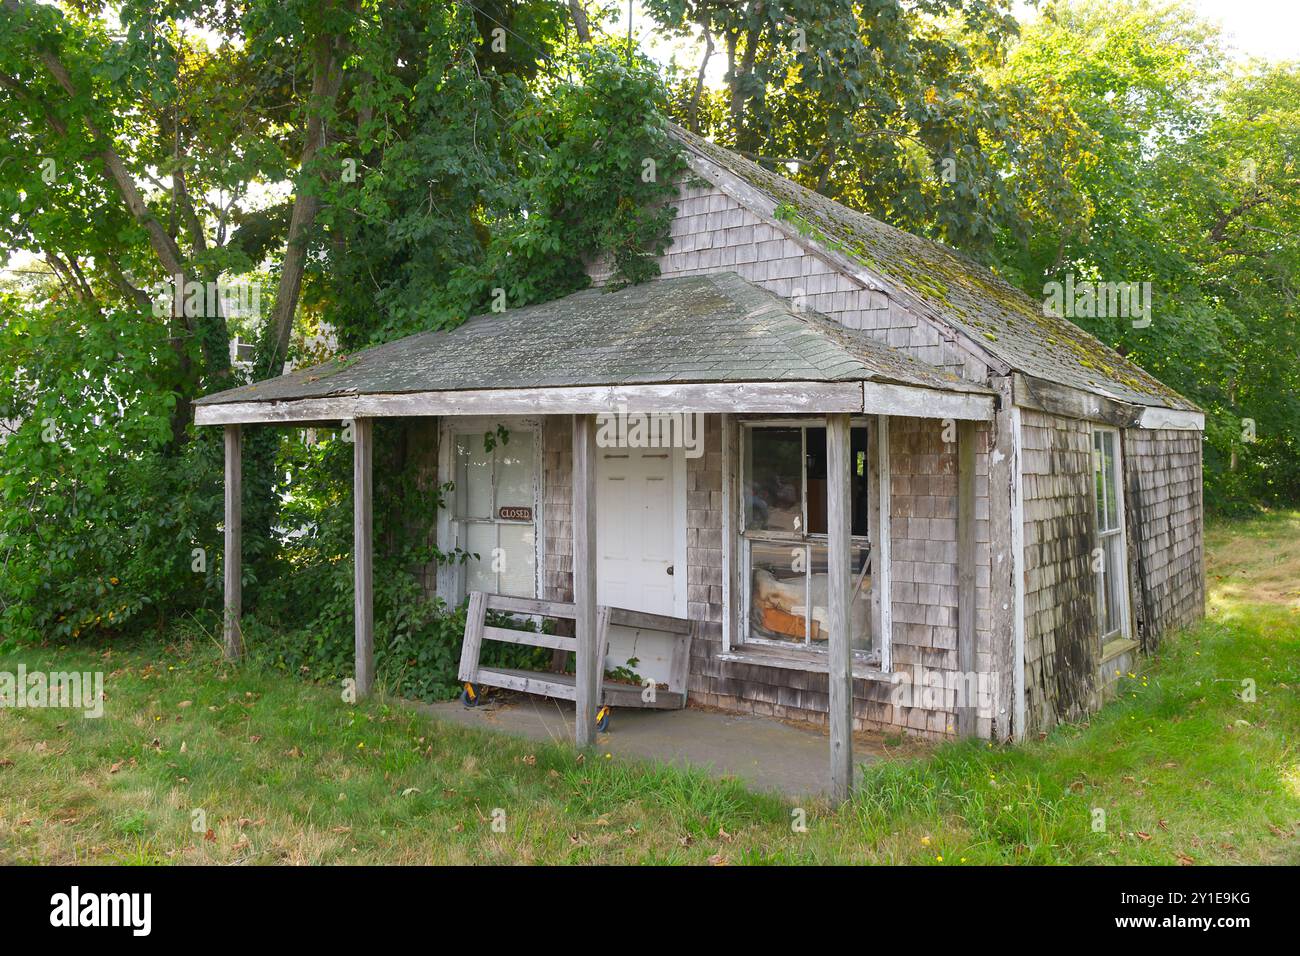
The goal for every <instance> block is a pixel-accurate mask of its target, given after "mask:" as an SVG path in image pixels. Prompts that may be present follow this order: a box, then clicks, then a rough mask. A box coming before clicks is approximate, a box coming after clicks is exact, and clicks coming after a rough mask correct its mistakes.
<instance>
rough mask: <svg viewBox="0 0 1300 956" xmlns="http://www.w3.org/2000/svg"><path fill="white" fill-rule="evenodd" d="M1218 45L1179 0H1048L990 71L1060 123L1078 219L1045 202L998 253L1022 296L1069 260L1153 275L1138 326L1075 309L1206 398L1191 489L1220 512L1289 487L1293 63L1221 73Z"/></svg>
mask: <svg viewBox="0 0 1300 956" xmlns="http://www.w3.org/2000/svg"><path fill="white" fill-rule="evenodd" d="M1220 42H1221V41H1220V39H1219V36H1218V33H1217V31H1216V30H1214V29H1212V28H1210V27H1209V26H1207V25H1206V24H1205V23H1203V22H1202V21H1200V20H1198V19H1196V18H1195V16H1194V15H1193V14H1192V12H1191V10H1190V8H1188V7H1186V6H1180V5H1176V4H1175V5H1170V4H1156V3H1152V2H1147V0H1108V2H1101V0H1070V2H1065V0H1062V2H1057V3H1053V4H1051V5H1049V7H1048V8H1047V10H1046V11H1045V15H1044V17H1043V18H1042V20H1041V21H1039V22H1038V23H1036V24H1035V25H1034V26H1032V27H1030V28H1029V29H1027V30H1026V31H1025V34H1024V37H1023V40H1022V41H1021V42H1020V43H1018V44H1017V45H1015V47H1014V48H1013V50H1012V52H1011V55H1010V57H1009V60H1008V63H1007V66H1006V68H1005V70H1004V72H1003V74H1002V76H1001V78H1000V82H1002V83H1005V84H1013V85H1016V86H1019V87H1029V88H1032V89H1035V90H1040V91H1043V99H1044V100H1045V101H1047V102H1051V103H1054V104H1055V107H1054V108H1055V109H1058V110H1060V111H1063V112H1065V113H1067V114H1068V115H1070V116H1072V117H1074V118H1075V119H1074V122H1075V123H1076V124H1077V125H1078V126H1079V127H1080V142H1081V143H1083V144H1084V161H1082V162H1080V163H1077V164H1075V165H1073V166H1071V167H1066V168H1064V169H1063V173H1064V174H1065V175H1064V180H1063V184H1064V190H1065V192H1064V195H1065V196H1069V197H1072V198H1069V199H1068V202H1067V208H1071V209H1076V210H1081V211H1082V215H1081V216H1078V217H1071V216H1062V217H1055V218H1054V217H1053V215H1052V213H1053V211H1054V206H1053V203H1052V202H1051V201H1050V200H1047V199H1046V198H1045V199H1044V201H1042V202H1040V203H1037V204H1036V205H1035V207H1034V208H1037V209H1039V210H1041V212H1040V214H1038V215H1036V217H1035V221H1034V223H1033V227H1032V229H1031V230H1029V232H1028V233H1026V231H1025V230H1024V225H1023V223H1022V222H1018V221H1017V222H1013V223H1008V224H1007V225H1006V226H1005V228H1004V230H1003V232H1002V236H1001V238H1000V243H999V247H998V250H997V253H996V257H995V258H996V261H997V263H998V264H999V267H1000V268H1002V270H1003V271H1004V272H1005V273H1007V274H1008V275H1009V276H1010V277H1011V278H1012V279H1013V280H1014V281H1017V282H1018V283H1019V284H1021V286H1022V287H1023V288H1024V289H1025V290H1026V291H1027V292H1028V293H1029V294H1030V295H1033V296H1035V297H1037V296H1039V295H1040V294H1041V293H1042V289H1043V283H1044V282H1046V281H1048V280H1057V281H1060V280H1062V279H1063V277H1064V276H1065V274H1066V273H1073V274H1074V275H1075V277H1076V278H1077V279H1080V280H1083V279H1093V280H1096V281H1101V282H1151V283H1152V287H1153V298H1154V301H1153V315H1152V322H1151V325H1150V326H1149V327H1146V328H1142V327H1135V326H1134V325H1133V324H1132V323H1130V322H1129V321H1127V320H1123V319H1118V318H1113V317H1112V318H1077V319H1075V321H1077V322H1078V323H1079V324H1080V325H1083V326H1084V327H1085V328H1087V329H1088V330H1089V331H1090V332H1092V333H1093V334H1095V335H1097V336H1098V337H1099V338H1101V339H1102V340H1103V341H1105V342H1107V343H1108V344H1110V345H1112V346H1114V347H1115V348H1117V349H1119V350H1120V351H1121V352H1123V353H1124V354H1126V355H1128V356H1129V357H1130V358H1132V359H1133V360H1134V361H1136V362H1138V364H1140V365H1142V366H1143V367H1144V368H1146V369H1147V370H1148V371H1150V372H1152V373H1153V374H1154V375H1156V376H1157V377H1158V378H1160V379H1161V380H1162V381H1163V382H1165V383H1166V384H1168V385H1170V386H1171V387H1173V388H1175V389H1176V390H1178V391H1179V392H1181V393H1182V394H1184V395H1186V396H1187V397H1189V398H1191V399H1192V400H1193V401H1195V402H1197V403H1198V404H1199V405H1200V406H1201V407H1202V408H1204V409H1205V411H1206V413H1207V421H1206V446H1205V472H1206V502H1207V505H1208V506H1210V507H1211V508H1213V509H1216V510H1221V511H1230V510H1241V509H1243V508H1248V507H1251V506H1253V505H1256V504H1260V503H1263V504H1275V503H1284V502H1295V501H1297V500H1300V315H1298V314H1297V311H1296V294H1295V292H1296V290H1295V276H1296V275H1297V274H1300V199H1297V196H1300V192H1298V191H1297V186H1300V165H1298V160H1297V157H1298V156H1300V109H1298V108H1297V105H1296V104H1297V97H1298V96H1300V69H1297V66H1296V65H1295V64H1279V65H1276V66H1266V65H1261V64H1253V65H1248V66H1245V67H1242V68H1239V69H1238V70H1236V71H1235V73H1229V72H1228V71H1227V69H1226V68H1225V66H1224V64H1223V60H1224V54H1223V52H1222V49H1221V45H1220ZM1246 420H1250V422H1253V423H1254V425H1253V430H1254V433H1255V435H1256V439H1255V440H1254V441H1247V440H1246V439H1245V438H1244V436H1246V435H1248V434H1249V433H1250V431H1251V428H1250V427H1249V426H1248V423H1247V421H1246Z"/></svg>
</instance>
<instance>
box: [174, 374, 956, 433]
mask: <svg viewBox="0 0 1300 956" xmlns="http://www.w3.org/2000/svg"><path fill="white" fill-rule="evenodd" d="M916 391H922V392H927V391H928V390H926V389H917V390H916ZM934 394H936V395H938V394H942V393H939V392H935V393H934ZM624 411H626V412H702V413H715V412H753V413H770V414H787V413H796V412H802V413H804V414H823V413H826V412H861V411H862V383H861V382H717V383H689V384H681V385H595V386H574V387H564V388H494V389H475V390H471V391H457V392H404V393H400V394H386V395H339V396H334V397H330V398H298V399H287V400H284V401H254V402H215V403H205V404H198V405H196V406H195V409H194V421H195V423H196V424H199V425H222V424H225V423H227V422H300V421H308V420H322V419H345V418H357V417H374V418H391V417H402V416H421V415H539V414H547V415H598V414H601V413H610V412H624Z"/></svg>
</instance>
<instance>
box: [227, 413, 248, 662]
mask: <svg viewBox="0 0 1300 956" xmlns="http://www.w3.org/2000/svg"><path fill="white" fill-rule="evenodd" d="M242 437H243V436H242V429H241V427H240V426H239V425H227V426H226V550H225V555H224V557H223V561H222V567H223V569H224V581H223V583H224V585H225V598H226V608H225V616H224V618H223V624H222V648H223V653H224V655H225V658H226V660H228V661H233V660H238V659H239V657H240V656H241V655H242V654H243V653H244V636H243V633H242V631H241V630H240V626H239V616H240V614H241V613H242V611H243V593H242V590H241V589H242V583H243V582H242V580H241V575H242V573H243V555H242V553H241V551H242V549H243V527H242V524H243V462H242V458H243V446H242Z"/></svg>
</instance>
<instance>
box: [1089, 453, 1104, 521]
mask: <svg viewBox="0 0 1300 956" xmlns="http://www.w3.org/2000/svg"><path fill="white" fill-rule="evenodd" d="M1092 476H1093V484H1094V486H1095V487H1094V490H1095V493H1096V496H1097V530H1098V531H1104V530H1105V529H1106V470H1105V469H1104V468H1103V467H1102V454H1101V432H1093V433H1092Z"/></svg>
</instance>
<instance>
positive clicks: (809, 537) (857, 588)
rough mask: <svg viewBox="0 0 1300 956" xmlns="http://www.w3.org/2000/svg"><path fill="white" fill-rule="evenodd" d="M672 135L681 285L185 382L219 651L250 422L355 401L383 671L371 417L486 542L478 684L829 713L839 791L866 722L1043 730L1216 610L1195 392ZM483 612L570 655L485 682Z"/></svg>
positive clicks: (359, 477) (853, 216) (954, 260)
mask: <svg viewBox="0 0 1300 956" xmlns="http://www.w3.org/2000/svg"><path fill="white" fill-rule="evenodd" d="M673 135H674V136H675V137H676V138H677V139H678V141H679V142H680V143H681V145H682V147H683V148H684V149H685V152H686V155H687V158H688V160H689V166H690V170H691V173H690V175H689V176H688V177H687V178H686V179H685V180H683V182H682V183H681V189H680V197H679V199H678V201H677V202H676V204H675V205H676V209H677V212H676V217H675V220H674V222H673V226H672V244H671V246H670V247H669V248H668V249H667V251H666V253H665V254H664V255H663V256H662V258H661V260H660V263H659V265H660V268H661V272H662V275H661V277H660V278H658V279H656V280H653V281H650V282H646V283H643V284H641V285H637V286H633V287H629V288H624V289H621V290H618V291H612V292H608V291H604V290H602V289H599V288H594V289H590V290H588V291H584V292H579V293H577V294H575V295H572V296H569V297H567V298H564V299H561V300H558V301H554V302H549V303H546V304H543V305H537V306H532V307H528V308H521V309H513V310H510V311H508V312H506V313H504V314H493V315H484V316H479V317H476V318H472V319H470V320H469V321H467V322H466V323H464V324H463V325H461V326H460V327H458V328H456V329H455V330H453V331H449V332H431V333H425V334H421V335H416V336H413V337H411V338H408V339H404V340H401V341H397V342H392V343H389V344H387V345H384V346H380V347H378V348H373V349H370V350H368V351H365V352H361V353H358V354H356V355H354V356H352V357H351V358H350V359H349V361H348V362H347V363H345V364H342V365H338V364H336V365H327V366H323V367H321V368H318V369H309V370H304V371H300V372H295V373H292V374H289V375H285V376H283V377H281V378H278V379H274V380H271V381H267V382H262V383H259V384H256V385H251V386H247V387H244V388H238V389H234V390H231V391H228V392H224V393H221V394H219V395H213V396H209V397H207V398H205V399H203V400H201V401H200V402H199V404H198V406H197V411H196V419H197V421H198V422H199V423H200V424H214V425H225V426H226V429H227V432H226V433H227V482H228V484H229V486H230V489H231V492H230V494H229V495H228V498H227V501H228V505H227V522H226V535H227V560H226V568H227V578H226V581H227V606H228V609H229V614H228V621H227V632H228V638H229V640H230V641H231V642H232V646H237V642H238V636H239V632H238V615H239V588H238V580H239V579H238V573H239V557H238V552H239V537H238V535H239V520H238V487H239V448H240V438H239V435H240V432H239V426H240V425H241V424H242V423H252V422H271V423H286V424H292V423H304V422H319V421H334V422H335V423H337V422H338V421H340V420H352V421H354V422H355V437H356V444H355V449H356V451H355V454H356V514H357V518H356V529H357V542H356V550H357V562H356V567H357V572H356V574H357V578H356V580H357V609H358V615H357V648H358V660H357V673H358V684H359V686H360V688H361V689H362V690H365V689H367V688H368V686H369V681H370V673H371V671H370V668H371V662H370V654H371V633H370V631H371V620H370V605H369V589H370V577H369V575H370V547H371V544H370V523H369V522H370V519H369V515H370V500H369V496H370V468H371V454H372V453H371V438H370V436H371V427H370V425H371V422H372V420H373V419H374V418H376V417H382V416H401V417H408V418H412V419H420V420H421V421H420V422H419V423H418V424H419V426H420V432H419V433H420V434H421V435H423V436H425V438H424V439H423V440H424V441H425V442H426V444H428V445H430V446H434V445H436V449H435V448H433V447H430V448H428V449H427V451H428V452H429V453H430V456H431V458H433V459H436V461H437V462H438V465H437V468H438V478H439V480H440V481H450V482H453V483H454V492H453V493H452V497H451V500H450V501H449V502H448V507H447V508H445V509H444V511H443V512H442V513H441V516H440V519H439V525H438V529H437V534H438V539H439V542H440V544H441V546H442V547H443V549H444V550H452V549H453V548H456V547H459V548H462V549H464V550H466V551H470V552H472V553H474V554H475V555H477V558H476V559H473V560H470V561H468V562H467V563H466V564H464V565H463V566H445V567H443V568H442V569H441V570H440V571H439V573H438V576H437V580H436V584H434V585H433V586H436V589H437V591H438V592H439V593H440V594H441V595H442V596H443V597H445V598H447V599H448V600H449V601H452V602H456V601H459V600H461V599H463V598H464V597H465V596H467V595H469V594H474V595H476V597H475V599H474V601H476V602H477V605H475V604H473V603H472V605H471V611H472V613H471V616H470V620H471V625H470V628H469V633H467V638H466V655H465V660H464V663H463V671H462V676H463V677H466V678H468V679H477V680H478V681H479V682H481V683H488V684H498V685H500V686H507V687H516V688H519V689H524V690H530V691H535V692H541V693H550V694H553V695H555V696H569V697H573V698H575V699H576V700H577V701H578V704H579V707H578V715H577V717H578V737H579V741H580V742H585V741H589V740H590V739H591V737H592V734H593V732H594V729H593V725H592V720H593V718H592V716H591V711H593V710H594V707H595V705H596V704H598V703H599V702H600V701H601V700H605V701H606V702H607V703H608V702H614V703H616V704H617V703H618V702H619V701H618V698H617V696H616V695H614V694H613V693H612V690H611V687H612V685H610V684H609V683H608V682H606V683H605V684H604V687H603V688H602V675H603V673H604V672H605V670H606V669H608V668H612V667H615V666H617V665H619V664H620V663H624V662H626V660H627V658H628V657H635V658H636V660H637V666H638V668H640V671H639V673H640V674H642V675H644V676H646V677H647V678H648V681H650V682H653V686H655V687H662V688H664V695H665V699H666V700H668V701H669V702H671V703H673V704H681V703H683V702H685V703H687V704H699V705H706V706H710V707H717V708H723V709H726V710H734V711H742V712H746V713H752V714H757V715H770V716H773V717H777V718H786V719H793V720H803V721H811V722H814V723H818V724H823V725H825V726H827V727H828V728H829V730H830V735H831V752H832V768H833V775H834V779H835V784H836V790H837V791H838V792H840V793H844V792H846V790H847V787H848V785H849V780H850V778H851V773H852V771H851V766H852V764H851V731H852V730H853V729H869V728H898V729H904V730H906V731H908V732H912V733H917V734H922V735H925V736H928V737H933V738H946V737H956V736H962V735H977V736H980V737H984V738H989V739H995V740H1006V739H1016V738H1022V737H1024V736H1025V735H1027V734H1030V733H1034V732H1037V731H1040V730H1042V729H1045V728H1048V727H1050V726H1051V725H1053V724H1054V723H1056V722H1058V721H1061V720H1067V719H1071V718H1074V717H1078V716H1080V715H1082V714H1085V713H1087V712H1089V711H1091V710H1093V709H1095V708H1096V707H1098V706H1099V705H1100V702H1101V699H1102V696H1103V692H1104V689H1105V688H1106V686H1107V685H1108V684H1109V683H1110V682H1111V681H1112V680H1113V679H1114V677H1115V676H1116V675H1117V674H1118V673H1119V672H1122V671H1124V670H1126V669H1127V668H1129V667H1130V666H1131V661H1132V659H1133V656H1134V655H1135V654H1137V653H1138V652H1140V651H1142V650H1149V649H1151V648H1152V647H1153V646H1154V645H1155V644H1156V642H1157V641H1158V640H1159V639H1160V637H1161V636H1162V635H1163V634H1165V633H1167V632H1168V631H1170V629H1172V628H1176V627H1179V626H1182V625H1185V624H1187V623H1189V622H1191V621H1193V620H1195V619H1196V618H1197V617H1198V616H1199V615H1200V614H1201V613H1202V605H1203V595H1204V568H1203V547H1202V506H1201V439H1202V430H1203V426H1204V419H1203V416H1202V414H1201V412H1200V411H1199V410H1197V409H1196V408H1195V407H1194V406H1193V405H1192V404H1191V403H1189V402H1187V401H1186V400H1185V399H1183V398H1181V397H1179V396H1178V395H1176V394H1174V393H1173V392H1171V391H1170V390H1169V389H1168V388H1166V387H1164V386H1162V385H1161V384H1160V383H1159V382H1158V381H1156V380H1155V379H1154V378H1152V377H1151V376H1150V375H1148V374H1147V373H1146V372H1144V371H1143V370H1142V369H1140V368H1138V367H1137V366H1135V365H1134V364H1132V363H1131V362H1128V361H1127V360H1125V359H1124V358H1123V357H1122V356H1120V355H1119V354H1117V353H1116V352H1114V351H1113V350H1111V349H1110V348H1107V347H1106V346H1105V345H1103V344H1102V343H1101V342H1099V341H1097V340H1096V339H1095V338H1093V337H1092V336H1090V335H1088V334H1086V333H1085V332H1083V331H1082V330H1080V329H1079V328H1077V327H1076V326H1074V325H1073V324H1071V323H1070V322H1068V321H1066V320H1065V319H1063V318H1059V317H1055V316H1051V315H1046V314H1045V310H1044V308H1043V305H1042V304H1041V303H1040V302H1036V301H1034V300H1033V299H1031V298H1029V297H1027V296H1026V295H1024V294H1023V293H1021V292H1020V291H1018V290H1016V289H1014V288H1012V287H1011V286H1010V285H1008V284H1007V283H1006V282H1004V281H1003V280H1001V279H999V278H998V277H997V276H995V275H994V274H992V273H991V272H989V271H988V270H986V269H984V268H983V267H981V266H978V265H976V264H974V263H972V262H970V261H968V260H967V259H965V258H964V257H962V256H960V255H958V254H956V253H954V252H952V251H951V250H949V249H947V248H945V247H943V246H941V245H939V244H936V243H934V242H931V241H928V240H925V239H921V238H918V237H916V236H913V235H911V234H909V233H906V232H903V231H900V230H898V229H895V228H892V227H890V226H888V225H885V224H884V223H881V222H879V221H877V220H875V219H873V218H871V217H869V216H866V215H863V214H861V213H857V212H854V211H853V210H851V209H848V208H846V207H844V206H842V205H839V204H837V203H835V202H833V201H831V200H829V199H826V198H825V197H822V196H820V195H817V194H815V193H812V192H810V191H808V190H807V189H804V188H803V187H801V186H799V185H797V184H795V183H793V182H791V181H789V180H787V179H785V178H783V177H781V176H779V175H776V174H775V173H772V172H770V171H768V170H766V169H763V168H761V167H760V166H758V165H756V164H754V163H752V162H750V161H748V160H746V159H744V158H742V157H740V156H738V155H736V154H735V153H732V152H729V151H727V150H725V149H722V148H720V147H718V146H716V145H714V144H712V143H709V142H706V141H704V140H702V139H700V138H698V137H696V136H693V135H691V134H689V133H686V132H684V131H681V130H674V134H673ZM591 271H592V278H593V283H594V284H595V285H596V286H599V285H600V284H601V283H602V282H603V281H605V280H606V279H607V278H608V276H607V275H604V274H602V270H601V267H600V265H599V264H595V265H594V266H593V267H592V270H591ZM498 426H501V427H504V428H505V429H507V430H508V432H509V434H510V436H511V437H510V440H509V442H508V443H506V444H497V445H496V446H495V447H493V448H489V447H488V444H489V443H485V442H484V441H483V440H482V436H483V434H484V432H485V431H493V430H495V429H496V428H497V427H498ZM431 584H432V582H431ZM484 607H487V608H495V609H501V610H508V611H516V612H519V613H527V614H540V615H549V616H552V617H557V618H566V619H569V620H571V621H572V622H573V623H572V631H571V633H572V634H573V636H572V637H566V636H562V635H547V636H545V637H544V638H543V639H542V640H543V641H544V646H549V647H553V648H556V649H557V650H560V651H564V650H570V651H573V652H575V660H576V664H575V668H574V669H575V673H574V674H573V675H566V674H563V673H558V672H557V673H555V674H552V675H549V676H547V675H544V674H543V675H528V674H519V673H487V672H484V671H483V670H481V669H479V668H478V666H477V653H478V647H479V644H480V642H481V641H483V640H485V639H486V640H498V639H505V640H514V639H515V638H513V637H511V635H510V632H507V631H503V629H501V628H492V627H487V628H485V627H484V626H483V625H482V620H483V618H482V612H483V609H484ZM476 622H477V623H476ZM602 655H603V656H604V657H605V660H604V661H603V663H602V662H601V660H600V658H601V656H602ZM624 696H625V697H626V695H624ZM629 702H635V701H629Z"/></svg>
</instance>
